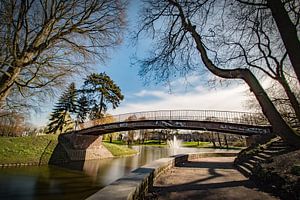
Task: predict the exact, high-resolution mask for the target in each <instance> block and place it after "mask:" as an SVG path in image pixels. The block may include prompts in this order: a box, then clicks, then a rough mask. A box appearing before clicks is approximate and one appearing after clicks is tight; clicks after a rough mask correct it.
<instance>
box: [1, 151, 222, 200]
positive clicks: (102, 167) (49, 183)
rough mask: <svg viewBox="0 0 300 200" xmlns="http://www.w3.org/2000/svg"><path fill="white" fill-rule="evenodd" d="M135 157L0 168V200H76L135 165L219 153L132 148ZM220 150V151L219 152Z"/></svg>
mask: <svg viewBox="0 0 300 200" xmlns="http://www.w3.org/2000/svg"><path fill="white" fill-rule="evenodd" d="M132 148H134V149H136V150H137V151H138V152H139V153H138V154H137V155H135V156H130V157H121V158H111V159H103V160H92V161H85V162H72V163H70V164H68V165H66V166H64V167H57V166H41V167H38V166H31V167H13V168H3V169H0V199H10V200H21V199H22V200H50V199H51V200H52V199H55V200H65V199H72V200H77V199H78V200H79V199H85V198H86V197H88V196H90V195H91V194H93V193H95V192H97V191H98V190H99V189H101V188H103V187H105V186H106V185H108V184H110V183H112V182H113V181H115V180H117V179H118V178H120V177H122V176H124V175H125V174H127V173H129V172H130V171H132V170H133V169H136V168H138V167H139V166H142V165H145V164H147V163H150V162H152V161H154V160H157V159H159V158H163V157H168V156H170V155H173V154H180V153H189V152H199V151H200V152H208V151H209V152H211V151H221V150H214V149H201V148H197V149H196V148H179V149H176V150H175V151H174V150H171V149H169V148H166V147H155V146H133V147H132ZM223 151H224V150H223Z"/></svg>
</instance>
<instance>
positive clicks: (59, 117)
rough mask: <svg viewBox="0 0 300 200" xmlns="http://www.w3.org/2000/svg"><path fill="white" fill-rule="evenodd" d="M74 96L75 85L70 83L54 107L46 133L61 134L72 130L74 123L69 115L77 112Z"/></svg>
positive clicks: (75, 92)
mask: <svg viewBox="0 0 300 200" xmlns="http://www.w3.org/2000/svg"><path fill="white" fill-rule="evenodd" d="M76 96H77V91H76V88H75V84H74V83H71V84H70V85H69V87H68V88H67V90H66V91H65V92H64V93H63V94H62V95H61V97H60V98H59V100H58V103H57V104H56V105H55V108H54V110H53V112H52V114H51V118H50V123H49V124H48V131H47V133H53V134H56V133H63V132H67V131H69V130H72V129H73V127H74V122H73V120H72V118H71V113H75V112H76V110H77V106H76V99H77V98H76Z"/></svg>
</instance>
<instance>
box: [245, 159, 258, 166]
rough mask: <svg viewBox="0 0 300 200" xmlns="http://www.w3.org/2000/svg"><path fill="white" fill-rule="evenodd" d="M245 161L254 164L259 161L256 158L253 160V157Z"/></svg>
mask: <svg viewBox="0 0 300 200" xmlns="http://www.w3.org/2000/svg"><path fill="white" fill-rule="evenodd" d="M247 162H248V163H250V164H252V165H253V166H254V165H255V164H256V163H257V162H259V161H258V160H254V159H249V160H247Z"/></svg>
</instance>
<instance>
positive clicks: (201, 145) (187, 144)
mask: <svg viewBox="0 0 300 200" xmlns="http://www.w3.org/2000/svg"><path fill="white" fill-rule="evenodd" d="M182 146H183V147H193V148H214V146H213V144H212V143H210V142H199V143H198V142H183V143H182ZM216 149H226V146H225V145H224V146H222V147H220V146H218V144H217V146H216ZM228 149H237V150H238V149H242V147H235V146H229V147H228Z"/></svg>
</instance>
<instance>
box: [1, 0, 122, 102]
mask: <svg viewBox="0 0 300 200" xmlns="http://www.w3.org/2000/svg"><path fill="white" fill-rule="evenodd" d="M125 6H126V2H125V0H124V1H123V0H68V1H65V0H56V1H52V0H10V1H1V2H0V47H1V52H0V107H2V106H3V105H4V104H5V100H6V98H7V97H8V95H9V94H10V91H11V90H12V88H13V87H17V88H18V90H19V92H20V93H21V94H22V95H24V91H26V89H30V90H39V89H41V90H43V88H45V87H47V86H49V87H53V86H57V85H59V84H62V83H63V81H62V80H63V79H64V78H65V77H67V76H70V75H72V74H74V73H76V72H78V71H81V70H83V69H84V68H85V67H86V66H87V65H86V64H87V63H88V62H90V61H91V59H92V58H97V59H98V60H100V61H104V60H105V59H106V58H107V53H108V52H107V51H108V50H109V49H110V48H111V47H114V46H116V45H117V44H119V43H120V41H121V34H122V29H123V28H124V26H125V22H124V19H125V14H124V12H125Z"/></svg>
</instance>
